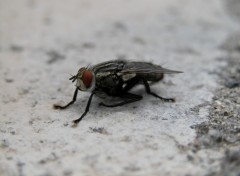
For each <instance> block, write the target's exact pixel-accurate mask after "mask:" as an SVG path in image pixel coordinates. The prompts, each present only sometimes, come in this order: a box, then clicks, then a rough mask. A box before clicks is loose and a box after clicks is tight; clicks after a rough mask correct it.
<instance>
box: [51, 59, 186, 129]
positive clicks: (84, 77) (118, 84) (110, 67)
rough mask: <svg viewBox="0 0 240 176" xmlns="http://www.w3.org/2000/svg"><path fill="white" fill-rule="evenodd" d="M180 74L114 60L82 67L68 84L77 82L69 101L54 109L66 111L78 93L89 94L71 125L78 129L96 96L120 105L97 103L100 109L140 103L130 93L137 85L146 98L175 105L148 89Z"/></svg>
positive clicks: (170, 100) (155, 67) (136, 96)
mask: <svg viewBox="0 0 240 176" xmlns="http://www.w3.org/2000/svg"><path fill="white" fill-rule="evenodd" d="M174 73H182V72H181V71H174V70H169V69H166V68H163V67H161V66H160V65H154V64H152V63H148V62H132V61H126V60H113V61H107V62H103V63H100V64H97V65H93V66H90V67H82V68H80V69H79V70H78V72H77V74H76V75H74V76H72V77H71V78H70V79H69V80H71V81H72V82H76V89H75V92H74V95H73V99H72V101H70V102H69V103H68V104H66V105H65V106H61V105H54V106H53V107H54V108H55V109H65V108H67V107H69V106H70V105H72V104H73V103H74V102H75V101H76V98H77V94H78V91H89V92H91V95H90V97H89V99H88V102H87V106H86V109H85V111H84V113H83V114H82V115H81V117H80V118H78V119H76V120H74V121H73V123H74V124H75V125H77V124H78V123H79V122H80V121H81V120H82V119H83V117H84V116H85V115H86V114H87V113H88V111H89V107H90V104H91V101H92V98H93V95H96V96H98V97H100V98H105V97H118V98H120V99H121V102H117V103H114V104H106V103H104V102H100V103H99V105H100V106H105V107H116V106H122V105H125V104H128V103H132V102H136V101H139V100H141V99H142V98H143V97H142V96H141V95H137V94H133V93H130V92H129V91H130V90H131V89H132V88H133V87H134V86H136V85H139V84H143V85H144V87H145V90H146V92H147V93H148V94H150V95H152V96H154V97H156V98H159V99H161V100H163V101H167V102H174V99H173V98H164V97H161V96H159V95H157V94H156V93H154V92H152V91H151V89H150V84H151V83H155V82H158V81H160V80H162V79H163V77H164V74H174Z"/></svg>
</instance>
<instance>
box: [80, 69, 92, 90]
mask: <svg viewBox="0 0 240 176" xmlns="http://www.w3.org/2000/svg"><path fill="white" fill-rule="evenodd" d="M92 80H93V75H92V72H91V71H89V70H86V71H84V72H83V75H82V81H83V84H84V85H85V86H86V87H87V88H89V87H90V86H91V84H92Z"/></svg>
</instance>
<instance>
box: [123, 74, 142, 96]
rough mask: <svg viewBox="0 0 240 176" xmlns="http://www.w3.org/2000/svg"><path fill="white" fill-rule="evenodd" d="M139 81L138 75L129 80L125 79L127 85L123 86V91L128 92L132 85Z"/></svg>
mask: <svg viewBox="0 0 240 176" xmlns="http://www.w3.org/2000/svg"><path fill="white" fill-rule="evenodd" d="M139 82H140V79H139V78H138V77H135V78H133V79H131V80H130V81H127V83H126V84H127V85H126V86H125V87H124V88H123V92H128V91H129V90H131V89H132V88H133V87H134V86H136V85H137V84H138V83H139Z"/></svg>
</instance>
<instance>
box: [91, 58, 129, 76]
mask: <svg viewBox="0 0 240 176" xmlns="http://www.w3.org/2000/svg"><path fill="white" fill-rule="evenodd" d="M125 64H126V61H124V60H112V61H107V62H103V63H100V64H97V65H94V66H92V67H91V70H92V71H94V72H95V73H97V72H99V71H101V72H112V71H120V70H122V69H123V67H124V65H125Z"/></svg>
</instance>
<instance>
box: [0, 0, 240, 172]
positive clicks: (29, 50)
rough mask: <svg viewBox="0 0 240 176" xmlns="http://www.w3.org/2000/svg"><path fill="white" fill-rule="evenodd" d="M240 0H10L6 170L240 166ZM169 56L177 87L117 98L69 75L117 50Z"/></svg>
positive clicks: (4, 62)
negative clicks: (114, 103)
mask: <svg viewBox="0 0 240 176" xmlns="http://www.w3.org/2000/svg"><path fill="white" fill-rule="evenodd" d="M238 7H240V2H239V1H238V0H228V1H223V0H212V1H209V2H206V1H202V0H182V1H178V0H162V1H158V0H150V1H144V0H131V1H126V0H125V1H124V0H122V1H121V0H116V1H110V0H102V1H93V0H69V1H63V0H61V1H59V0H52V1H36V0H21V1H17V0H9V1H1V2H0V75H1V78H2V79H1V80H0V88H1V91H0V175H3V176H5V175H6V176H17V175H19V176H25V175H29V176H32V175H37V176H51V175H63V176H75V175H76V176H78V175H89V176H92V175H119V176H124V175H188V176H190V175H233V176H235V175H239V174H240V169H239V168H240V167H239V166H240V160H239V158H240V157H239V156H240V150H239V148H240V142H239V141H240V120H239V118H240V67H239V65H240V35H239V26H240V25H239V21H240V10H239V9H240V8H238ZM117 58H124V59H131V60H141V61H150V62H153V63H155V64H162V65H164V66H165V67H167V68H170V69H176V70H182V71H184V74H178V75H167V76H166V77H165V80H164V81H163V82H161V83H159V84H157V85H154V86H153V88H152V89H153V91H154V92H156V93H158V94H160V95H162V96H165V97H175V98H176V100H177V101H176V103H165V102H161V101H160V100H158V99H156V98H154V97H151V96H148V95H146V93H144V89H143V88H142V87H141V86H139V87H138V88H137V89H135V90H133V92H137V93H139V94H143V95H144V99H143V100H142V101H140V102H137V103H134V104H129V105H126V106H123V107H117V108H114V109H108V108H103V107H98V103H99V102H100V101H101V100H100V99H99V98H95V97H94V99H93V102H92V105H91V107H90V112H89V113H88V114H87V116H86V117H85V118H84V119H83V121H82V122H81V123H80V124H79V125H78V127H77V128H72V127H71V121H72V120H74V119H76V118H78V117H79V116H80V115H81V113H83V111H84V109H85V106H86V103H87V99H88V97H89V93H84V92H83V93H80V94H79V96H78V100H77V102H76V103H75V104H74V105H73V106H72V107H70V108H69V109H67V110H64V111H57V110H53V109H52V105H53V104H54V103H60V104H65V103H67V102H69V101H70V100H71V98H72V95H73V92H74V85H73V84H71V82H70V81H69V80H68V78H69V77H70V74H75V73H76V72H77V70H78V69H79V68H80V67H82V66H87V65H89V64H96V63H99V62H102V61H106V60H110V59H117Z"/></svg>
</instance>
